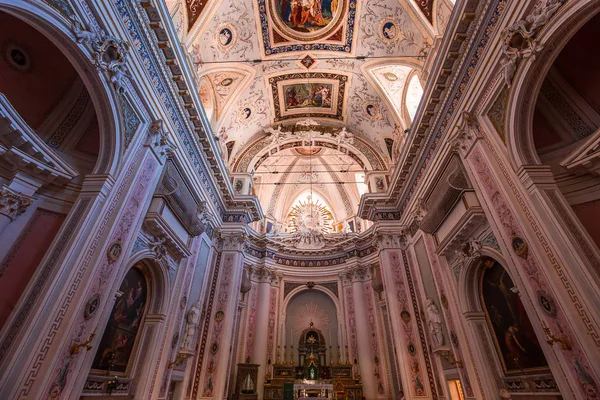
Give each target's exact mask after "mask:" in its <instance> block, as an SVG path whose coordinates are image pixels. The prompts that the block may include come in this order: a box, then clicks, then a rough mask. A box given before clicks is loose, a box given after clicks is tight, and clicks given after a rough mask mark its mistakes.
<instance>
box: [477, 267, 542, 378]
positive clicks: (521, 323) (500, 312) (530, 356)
mask: <svg viewBox="0 0 600 400" xmlns="http://www.w3.org/2000/svg"><path fill="white" fill-rule="evenodd" d="M484 263H485V264H484V265H485V266H486V270H485V272H484V274H483V278H482V280H481V300H482V303H483V308H484V311H485V314H486V319H487V321H488V324H489V326H490V329H491V333H492V337H493V338H494V342H495V345H496V350H497V351H498V355H499V357H500V360H501V362H502V366H503V368H504V372H505V373H507V374H523V373H537V372H539V371H540V370H545V369H547V368H548V362H547V361H546V358H545V357H544V353H543V352H542V348H541V347H540V343H539V341H538V339H537V337H536V335H535V332H534V330H533V327H532V326H531V322H530V320H529V317H528V316H527V313H526V311H525V308H524V307H523V303H522V302H521V299H520V297H519V295H518V294H517V293H515V292H514V291H513V290H511V289H512V288H514V287H515V285H514V283H513V281H512V280H511V278H510V276H509V275H508V273H507V272H506V270H505V269H504V268H503V267H502V266H501V265H500V264H499V263H498V262H497V261H495V260H492V259H486V261H484Z"/></svg>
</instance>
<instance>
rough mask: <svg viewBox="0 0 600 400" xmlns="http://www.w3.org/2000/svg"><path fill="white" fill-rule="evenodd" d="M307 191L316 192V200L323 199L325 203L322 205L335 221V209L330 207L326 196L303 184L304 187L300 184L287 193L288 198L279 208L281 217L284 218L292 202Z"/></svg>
mask: <svg viewBox="0 0 600 400" xmlns="http://www.w3.org/2000/svg"><path fill="white" fill-rule="evenodd" d="M308 192H312V193H313V194H316V197H317V200H319V199H321V200H323V202H324V203H325V204H323V205H324V206H325V207H326V208H327V209H328V210H329V212H330V213H331V216H332V217H333V220H334V222H335V221H336V220H335V218H336V214H335V209H334V208H333V207H332V205H331V202H330V201H329V199H328V198H327V196H325V195H324V194H323V193H322V192H321V191H320V190H318V189H315V188H312V189H310V188H307V187H306V186H304V187H302V186H301V187H300V188H298V189H297V190H295V191H294V192H291V193H289V194H288V198H287V199H285V203H284V206H283V207H282V208H281V210H282V215H281V217H282V219H285V218H286V217H287V216H288V214H289V213H290V211H291V210H292V207H293V206H294V204H295V203H296V202H298V201H299V200H302V199H301V198H300V197H301V196H302V195H304V194H305V193H308Z"/></svg>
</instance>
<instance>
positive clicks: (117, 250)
mask: <svg viewBox="0 0 600 400" xmlns="http://www.w3.org/2000/svg"><path fill="white" fill-rule="evenodd" d="M122 252H123V246H121V238H118V239H117V240H115V241H114V242H112V243H111V244H110V245H109V246H108V250H107V251H106V257H107V258H108V263H109V264H112V263H114V262H115V261H117V260H118V259H119V257H121V253H122Z"/></svg>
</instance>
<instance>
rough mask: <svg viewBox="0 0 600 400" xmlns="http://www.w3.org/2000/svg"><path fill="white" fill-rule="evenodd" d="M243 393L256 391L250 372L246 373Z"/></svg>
mask: <svg viewBox="0 0 600 400" xmlns="http://www.w3.org/2000/svg"><path fill="white" fill-rule="evenodd" d="M242 393H244V394H253V393H254V381H253V380H252V377H251V376H250V373H248V375H246V378H245V379H244V384H243V385H242Z"/></svg>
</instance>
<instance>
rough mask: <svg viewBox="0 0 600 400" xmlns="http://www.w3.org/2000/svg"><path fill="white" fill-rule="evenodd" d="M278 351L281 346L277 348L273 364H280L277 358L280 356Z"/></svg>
mask: <svg viewBox="0 0 600 400" xmlns="http://www.w3.org/2000/svg"><path fill="white" fill-rule="evenodd" d="M280 350H281V346H277V353H276V354H275V364H279V362H280V358H279V357H280V354H279V352H280Z"/></svg>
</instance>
